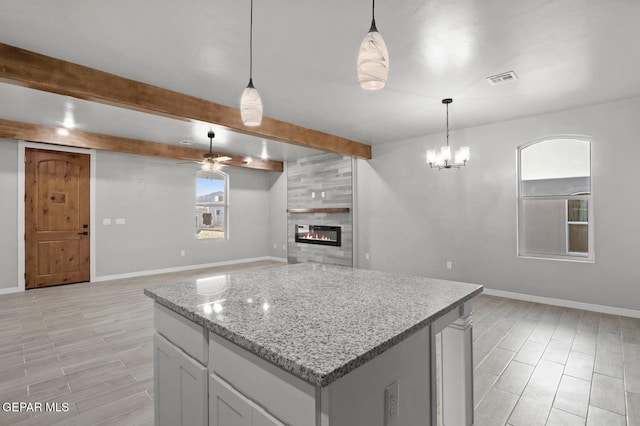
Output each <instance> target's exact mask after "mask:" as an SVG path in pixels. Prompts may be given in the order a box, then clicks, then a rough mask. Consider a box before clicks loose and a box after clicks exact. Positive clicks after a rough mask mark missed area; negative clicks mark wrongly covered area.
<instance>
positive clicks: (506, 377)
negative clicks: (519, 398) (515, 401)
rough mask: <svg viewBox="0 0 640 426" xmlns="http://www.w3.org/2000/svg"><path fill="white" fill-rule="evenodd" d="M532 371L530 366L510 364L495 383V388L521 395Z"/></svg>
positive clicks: (519, 363)
mask: <svg viewBox="0 0 640 426" xmlns="http://www.w3.org/2000/svg"><path fill="white" fill-rule="evenodd" d="M533 370H534V367H533V366H532V365H528V364H523V363H521V362H517V361H513V362H510V363H509V365H508V366H507V368H506V369H505V370H504V372H503V373H502V375H501V376H500V378H499V379H498V381H497V382H496V384H495V387H496V388H498V389H502V390H504V391H507V392H511V393H513V394H515V395H521V394H522V391H523V390H524V388H525V386H526V385H527V382H528V381H529V377H531V374H532V373H533Z"/></svg>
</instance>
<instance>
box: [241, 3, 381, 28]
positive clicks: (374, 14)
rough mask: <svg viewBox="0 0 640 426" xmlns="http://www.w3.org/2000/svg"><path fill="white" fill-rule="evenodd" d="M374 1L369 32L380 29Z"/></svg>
mask: <svg viewBox="0 0 640 426" xmlns="http://www.w3.org/2000/svg"><path fill="white" fill-rule="evenodd" d="M252 1H253V0H252ZM372 2H373V4H372V5H371V28H370V29H369V32H371V31H378V29H377V28H376V0H372Z"/></svg>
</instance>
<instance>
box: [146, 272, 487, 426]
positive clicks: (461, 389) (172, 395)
mask: <svg viewBox="0 0 640 426" xmlns="http://www.w3.org/2000/svg"><path fill="white" fill-rule="evenodd" d="M481 291H482V286H480V285H476V284H467V283H460V282H453V281H445V280H438V279H430V278H423V277H411V276H405V275H400V274H391V273H382V272H377V271H368V270H361V269H354V268H347V267H341V266H331V265H320V264H313V263H304V264H295V265H286V266H278V267H272V268H267V269H260V270H255V271H244V272H238V273H231V274H225V275H218V276H211V277H205V278H202V279H197V280H193V281H189V282H181V283H177V284H175V285H170V286H163V287H156V288H150V289H145V294H146V295H148V296H149V297H151V298H153V299H154V300H155V319H154V321H155V328H156V335H155V340H154V343H155V345H154V346H155V353H154V377H155V387H154V401H155V416H156V424H157V425H179V424H184V425H196V424H203V425H205V424H209V425H215V426H234V425H259V426H265V425H285V424H287V425H296V426H306V425H309V426H343V425H344V426H354V425H367V426H375V425H380V426H383V425H389V426H401V425H410V426H417V425H430V424H436V421H435V420H436V411H437V404H436V386H438V384H437V383H436V374H435V371H436V356H435V347H436V346H435V339H436V336H441V338H442V357H441V359H442V377H443V380H442V385H441V386H442V388H441V390H442V415H443V418H444V421H445V424H447V425H458V424H459V425H470V424H472V420H473V392H472V389H473V387H472V352H471V344H472V338H471V304H470V301H471V299H472V298H473V297H475V296H476V295H478V294H480V293H481Z"/></svg>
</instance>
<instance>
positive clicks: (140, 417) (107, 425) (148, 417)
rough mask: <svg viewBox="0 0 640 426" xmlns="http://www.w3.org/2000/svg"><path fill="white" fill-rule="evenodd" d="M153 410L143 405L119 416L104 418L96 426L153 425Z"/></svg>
mask: <svg viewBox="0 0 640 426" xmlns="http://www.w3.org/2000/svg"><path fill="white" fill-rule="evenodd" d="M153 422H154V418H153V410H150V409H149V407H147V406H145V407H142V408H138V409H135V410H133V411H129V412H128V413H124V414H122V415H120V416H117V417H113V418H111V419H109V420H105V421H104V422H102V423H98V425H97V426H121V425H136V426H153V425H154V423H153Z"/></svg>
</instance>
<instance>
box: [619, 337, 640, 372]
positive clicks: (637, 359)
mask: <svg viewBox="0 0 640 426" xmlns="http://www.w3.org/2000/svg"><path fill="white" fill-rule="evenodd" d="M623 347H624V353H623V355H624V363H625V364H628V365H630V366H635V367H638V366H640V345H636V344H633V343H625V344H624V345H623Z"/></svg>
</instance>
